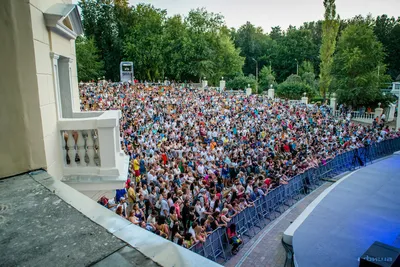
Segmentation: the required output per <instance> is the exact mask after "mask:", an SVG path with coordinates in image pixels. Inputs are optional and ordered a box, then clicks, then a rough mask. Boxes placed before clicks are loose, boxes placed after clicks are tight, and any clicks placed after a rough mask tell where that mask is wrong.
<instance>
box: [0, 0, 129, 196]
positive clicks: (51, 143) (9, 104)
mask: <svg viewBox="0 0 400 267" xmlns="http://www.w3.org/2000/svg"><path fill="white" fill-rule="evenodd" d="M0 17H1V18H2V19H1V20H0V32H1V33H2V42H1V45H0V47H1V49H0V61H1V62H2V64H1V65H0V90H1V94H0V95H1V99H2V101H1V102H2V104H1V105H0V114H1V117H0V178H1V177H7V176H12V175H15V174H18V173H23V172H27V171H30V170H34V169H40V168H44V169H46V170H47V171H48V172H49V173H50V174H51V175H52V176H53V177H55V178H56V179H59V180H62V181H64V182H66V183H67V184H70V185H71V186H72V187H74V188H76V189H78V190H80V191H88V190H109V189H115V188H121V187H122V184H123V181H125V179H126V176H127V172H128V166H129V159H128V156H126V155H125V154H124V153H123V152H122V151H121V146H120V133H119V118H120V111H105V112H84V113H83V112H80V110H79V109H80V98H79V90H78V81H77V66H76V57H75V38H76V37H77V36H78V35H80V34H82V32H83V29H82V22H81V18H80V15H79V11H78V8H77V6H76V5H72V4H71V0H2V1H0Z"/></svg>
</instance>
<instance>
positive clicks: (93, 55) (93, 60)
mask: <svg viewBox="0 0 400 267" xmlns="http://www.w3.org/2000/svg"><path fill="white" fill-rule="evenodd" d="M75 45H76V59H77V67H78V80H80V81H85V82H87V81H90V80H95V81H97V79H98V78H100V77H103V75H104V62H103V61H101V60H100V57H99V55H98V50H97V48H96V45H95V43H94V39H93V38H89V39H88V38H86V37H82V36H78V38H76V41H75Z"/></svg>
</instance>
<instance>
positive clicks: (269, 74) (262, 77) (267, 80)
mask: <svg viewBox="0 0 400 267" xmlns="http://www.w3.org/2000/svg"><path fill="white" fill-rule="evenodd" d="M259 84H260V89H261V90H260V91H264V90H267V89H269V88H270V87H271V85H272V86H273V87H274V88H276V85H277V83H276V81H275V73H274V71H273V70H272V68H271V66H264V67H263V68H262V69H261V71H260V74H259Z"/></svg>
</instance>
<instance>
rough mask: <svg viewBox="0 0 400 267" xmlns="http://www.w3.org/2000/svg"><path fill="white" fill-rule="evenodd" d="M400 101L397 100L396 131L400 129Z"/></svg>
mask: <svg viewBox="0 0 400 267" xmlns="http://www.w3.org/2000/svg"><path fill="white" fill-rule="evenodd" d="M399 113H400V99H398V100H397V119H396V130H398V129H400V114H399Z"/></svg>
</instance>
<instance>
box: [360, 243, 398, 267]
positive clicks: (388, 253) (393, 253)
mask: <svg viewBox="0 0 400 267" xmlns="http://www.w3.org/2000/svg"><path fill="white" fill-rule="evenodd" d="M359 267H400V249H399V248H396V247H393V246H389V245H386V244H383V243H381V242H374V243H373V244H372V246H370V247H369V249H368V250H367V251H366V252H365V253H364V254H363V255H362V256H361V258H360V265H359Z"/></svg>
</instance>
